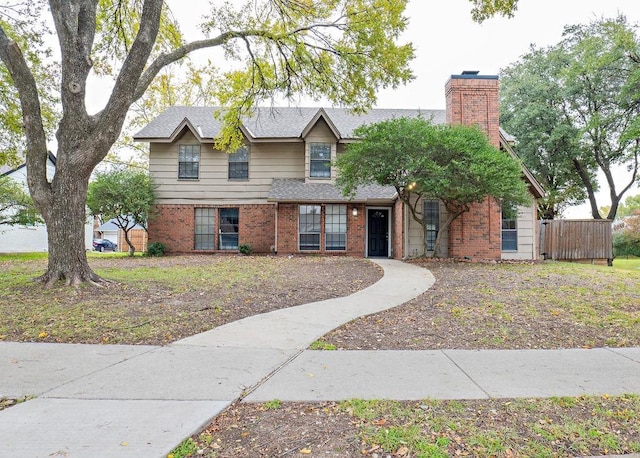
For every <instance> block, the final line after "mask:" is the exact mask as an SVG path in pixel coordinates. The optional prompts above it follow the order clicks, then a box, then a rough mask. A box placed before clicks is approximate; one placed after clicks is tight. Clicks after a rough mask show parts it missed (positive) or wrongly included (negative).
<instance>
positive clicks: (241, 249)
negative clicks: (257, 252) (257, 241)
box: [238, 243, 253, 256]
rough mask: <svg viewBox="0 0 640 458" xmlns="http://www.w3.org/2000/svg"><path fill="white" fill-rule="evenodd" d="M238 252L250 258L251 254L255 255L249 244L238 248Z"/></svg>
mask: <svg viewBox="0 0 640 458" xmlns="http://www.w3.org/2000/svg"><path fill="white" fill-rule="evenodd" d="M238 251H239V252H240V253H242V254H243V255H245V256H249V255H250V254H252V253H253V247H252V246H251V245H249V244H248V243H243V244H241V245H240V246H238Z"/></svg>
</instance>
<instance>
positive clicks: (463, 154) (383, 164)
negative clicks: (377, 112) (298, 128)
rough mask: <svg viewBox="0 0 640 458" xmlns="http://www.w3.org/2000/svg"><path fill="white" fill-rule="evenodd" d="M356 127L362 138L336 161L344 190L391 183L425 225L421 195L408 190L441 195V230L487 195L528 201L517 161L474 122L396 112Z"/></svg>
mask: <svg viewBox="0 0 640 458" xmlns="http://www.w3.org/2000/svg"><path fill="white" fill-rule="evenodd" d="M354 133H355V135H356V136H357V137H358V138H360V141H359V142H356V143H351V144H349V146H348V148H347V150H346V152H345V153H344V154H342V155H340V156H339V157H338V159H337V161H336V165H337V168H338V170H339V173H338V180H337V184H338V185H339V186H340V187H341V188H342V190H343V193H344V194H345V195H354V193H355V191H356V189H357V187H358V186H360V185H365V184H372V183H375V184H379V185H385V186H394V187H395V188H396V190H397V192H398V196H399V198H400V199H401V200H402V201H403V202H405V203H406V204H407V205H408V206H409V208H410V210H411V213H412V217H413V218H414V219H415V220H416V221H417V222H419V223H420V224H423V225H424V220H423V218H422V214H421V210H420V208H419V202H420V201H419V200H417V201H416V200H414V199H412V196H417V197H424V198H429V199H439V200H441V201H442V202H443V203H444V204H445V206H446V207H447V211H448V213H449V219H448V220H447V222H446V223H445V224H444V225H443V226H442V227H441V230H440V231H439V234H441V233H442V232H443V231H444V229H445V228H446V227H447V226H448V225H449V224H451V222H452V221H453V220H454V219H455V218H457V217H458V216H459V215H461V214H462V213H464V212H467V211H469V209H470V207H471V205H472V204H474V203H479V202H482V201H484V200H485V199H487V197H492V198H495V199H496V200H499V201H503V202H504V203H506V204H508V205H521V204H526V203H529V202H530V201H531V198H530V196H529V194H528V191H527V187H526V184H525V183H524V181H523V180H522V179H521V173H522V170H521V168H520V164H519V163H518V162H517V161H516V160H515V159H513V158H512V157H511V156H509V155H507V154H505V153H503V152H501V151H500V150H498V149H497V148H495V147H494V146H492V145H491V144H490V143H489V140H488V139H487V137H486V136H485V135H484V134H483V133H482V132H481V131H480V130H479V129H477V128H475V127H469V126H461V125H457V126H448V125H432V124H431V122H430V121H428V120H426V119H424V118H421V117H418V118H396V119H391V120H387V121H383V122H380V123H376V124H371V125H367V126H361V127H359V128H358V129H356V130H355V132H354ZM438 242H439V240H436V247H437V246H438ZM436 251H437V248H436Z"/></svg>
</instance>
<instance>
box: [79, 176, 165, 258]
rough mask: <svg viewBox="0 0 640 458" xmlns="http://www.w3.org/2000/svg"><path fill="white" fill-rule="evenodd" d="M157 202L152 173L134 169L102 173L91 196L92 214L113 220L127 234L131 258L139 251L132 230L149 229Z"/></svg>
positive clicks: (88, 199)
mask: <svg viewBox="0 0 640 458" xmlns="http://www.w3.org/2000/svg"><path fill="white" fill-rule="evenodd" d="M154 200H155V185H154V183H153V180H152V179H151V177H150V176H149V174H148V173H147V172H146V171H144V170H136V169H132V168H128V169H115V170H112V171H109V172H103V173H98V174H97V175H96V179H95V180H94V181H93V182H91V183H90V184H89V191H88V193H87V206H88V207H89V209H90V210H91V213H92V214H93V215H98V216H100V217H102V218H103V220H111V219H113V220H114V223H115V224H116V226H118V227H119V228H120V229H122V230H123V231H124V236H125V240H126V241H127V244H128V245H129V254H130V255H131V256H133V254H134V252H135V248H134V246H133V244H132V243H131V242H130V240H129V237H128V234H129V231H130V230H131V229H133V227H134V226H135V225H136V224H139V225H141V226H142V227H144V228H145V229H146V227H147V222H148V220H149V215H150V212H151V210H152V205H153V201H154Z"/></svg>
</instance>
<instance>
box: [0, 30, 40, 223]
mask: <svg viewBox="0 0 640 458" xmlns="http://www.w3.org/2000/svg"><path fill="white" fill-rule="evenodd" d="M0 59H1V60H2V61H3V62H4V64H5V65H6V66H7V69H8V70H9V74H10V75H11V78H12V79H13V82H14V85H15V86H16V88H17V89H18V94H19V97H20V107H21V109H22V119H23V121H24V129H25V134H26V137H27V145H26V146H27V152H28V154H27V182H28V184H29V190H30V192H31V196H32V197H33V200H34V202H35V203H36V205H37V206H38V209H39V210H40V211H41V212H43V214H44V212H45V211H46V210H47V208H48V204H49V202H50V200H51V198H52V196H51V187H50V185H49V182H48V181H47V157H48V154H47V141H46V133H45V130H44V125H43V123H42V111H41V107H40V98H39V97H38V87H37V85H36V80H35V78H34V77H33V74H32V73H31V71H30V70H29V67H28V65H27V62H26V61H25V59H24V56H23V55H22V52H21V51H20V48H19V46H18V45H17V43H16V42H15V41H13V40H10V39H9V37H8V36H7V35H6V33H5V31H4V29H3V28H2V25H0Z"/></svg>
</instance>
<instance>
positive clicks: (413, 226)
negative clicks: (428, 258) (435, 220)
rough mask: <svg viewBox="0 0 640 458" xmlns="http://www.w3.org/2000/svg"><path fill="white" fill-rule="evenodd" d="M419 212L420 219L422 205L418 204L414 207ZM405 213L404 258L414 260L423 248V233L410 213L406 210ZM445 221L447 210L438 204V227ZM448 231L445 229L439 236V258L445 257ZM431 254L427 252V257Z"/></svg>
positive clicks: (420, 226)
mask: <svg viewBox="0 0 640 458" xmlns="http://www.w3.org/2000/svg"><path fill="white" fill-rule="evenodd" d="M413 203H415V198H414V200H412V204H413ZM416 208H417V210H418V211H419V212H420V217H422V212H423V208H424V206H423V204H422V203H421V202H420V203H418V206H417V207H416ZM405 211H406V212H407V215H406V221H407V225H408V227H407V242H406V243H407V247H406V256H407V257H408V258H414V257H416V256H421V255H422V250H423V248H424V231H423V230H422V225H421V224H420V223H418V222H417V221H416V220H414V219H413V217H412V216H411V211H410V210H409V209H408V208H407V209H406V210H405ZM446 221H447V209H446V208H445V207H444V204H443V203H442V202H440V227H442V226H443V225H444V223H445V222H446ZM448 239H449V237H448V231H447V229H445V230H444V232H442V234H441V235H440V252H439V253H438V254H439V255H440V256H441V257H447V252H448V250H447V241H448ZM431 254H432V252H428V253H427V255H431Z"/></svg>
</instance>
